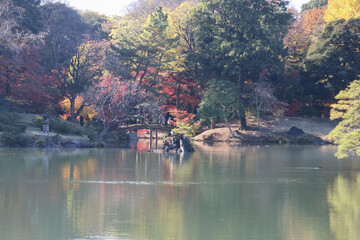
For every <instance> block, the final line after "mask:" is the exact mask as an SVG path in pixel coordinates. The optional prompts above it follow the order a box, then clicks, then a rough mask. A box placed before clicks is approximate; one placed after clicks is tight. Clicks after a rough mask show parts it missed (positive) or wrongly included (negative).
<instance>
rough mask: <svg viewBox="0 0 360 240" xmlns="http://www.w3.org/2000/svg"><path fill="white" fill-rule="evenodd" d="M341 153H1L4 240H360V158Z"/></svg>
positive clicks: (293, 149) (327, 149) (281, 149)
mask: <svg viewBox="0 0 360 240" xmlns="http://www.w3.org/2000/svg"><path fill="white" fill-rule="evenodd" d="M335 151H336V149H335V148H334V147H331V146H324V147H313V146H310V147H300V146H270V147H237V148H231V147H226V146H221V147H206V146H200V147H199V150H198V151H197V152H196V153H194V154H192V155H183V156H178V155H171V154H167V155H165V154H163V153H149V152H146V151H144V152H141V151H136V150H120V149H102V150H94V149H92V150H52V151H50V150H33V149H24V150H22V149H0V239H6V240H13V239H14V240H28V239H32V240H36V239H39V240H43V239H44V240H57V239H61V240H63V239H74V240H75V239H76V240H80V239H100V240H102V239H109V240H117V239H140V240H143V239H154V240H162V239H179V240H192V239H194V240H196V239H204V240H211V239H216V240H218V239H244V240H258V239H259V240H282V239H284V240H292V239H294V240H298V239H300V240H302V239H304V240H320V239H324V240H329V239H339V240H340V239H341V240H342V239H344V240H358V239H360V161H359V160H358V159H345V160H337V159H335V158H334V157H333V154H334V152H335ZM319 166H320V168H319Z"/></svg>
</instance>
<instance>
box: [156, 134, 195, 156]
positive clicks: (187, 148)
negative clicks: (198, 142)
mask: <svg viewBox="0 0 360 240" xmlns="http://www.w3.org/2000/svg"><path fill="white" fill-rule="evenodd" d="M163 149H164V151H165V152H168V151H170V150H174V151H176V152H195V149H194V147H193V146H192V145H191V142H190V140H189V139H188V138H187V137H185V136H184V134H174V135H171V136H168V137H166V138H165V140H164V144H163Z"/></svg>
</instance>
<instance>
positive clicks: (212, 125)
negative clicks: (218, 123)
mask: <svg viewBox="0 0 360 240" xmlns="http://www.w3.org/2000/svg"><path fill="white" fill-rule="evenodd" d="M210 128H211V129H214V128H215V119H214V118H211V119H210Z"/></svg>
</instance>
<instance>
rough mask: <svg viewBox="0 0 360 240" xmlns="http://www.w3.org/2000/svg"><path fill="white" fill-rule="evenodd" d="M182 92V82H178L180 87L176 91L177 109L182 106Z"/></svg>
mask: <svg viewBox="0 0 360 240" xmlns="http://www.w3.org/2000/svg"><path fill="white" fill-rule="evenodd" d="M180 92H181V84H180V83H178V87H177V91H176V109H179V108H180Z"/></svg>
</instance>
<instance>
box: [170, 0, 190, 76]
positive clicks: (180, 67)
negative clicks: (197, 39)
mask: <svg viewBox="0 0 360 240" xmlns="http://www.w3.org/2000/svg"><path fill="white" fill-rule="evenodd" d="M195 6H196V3H194V2H192V1H186V2H183V3H182V4H181V5H180V6H178V7H177V8H176V9H175V10H174V11H172V12H170V13H169V15H168V16H169V28H170V30H169V35H170V37H172V38H176V37H178V38H179V45H178V47H177V48H175V49H172V51H173V52H172V54H174V55H176V56H177V59H176V61H173V62H172V63H171V64H170V65H171V67H172V69H173V72H182V71H184V70H185V60H186V52H187V49H189V48H191V39H190V37H189V30H190V29H189V27H190V26H188V25H187V22H186V21H187V17H188V16H189V14H190V11H191V10H192V9H193V8H194V7H195Z"/></svg>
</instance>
